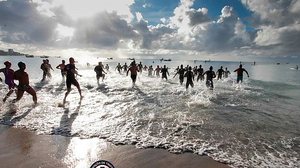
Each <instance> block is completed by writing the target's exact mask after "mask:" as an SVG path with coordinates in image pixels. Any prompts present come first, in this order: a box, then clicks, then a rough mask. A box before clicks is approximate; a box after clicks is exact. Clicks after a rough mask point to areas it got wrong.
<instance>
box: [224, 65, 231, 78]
mask: <svg viewBox="0 0 300 168" xmlns="http://www.w3.org/2000/svg"><path fill="white" fill-rule="evenodd" d="M229 74H230V71H229V70H228V69H227V67H226V68H225V71H224V78H228V76H229Z"/></svg>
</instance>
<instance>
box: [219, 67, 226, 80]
mask: <svg viewBox="0 0 300 168" xmlns="http://www.w3.org/2000/svg"><path fill="white" fill-rule="evenodd" d="M217 74H218V77H217V80H219V79H222V76H223V74H224V70H223V66H221V67H220V69H218V71H217Z"/></svg>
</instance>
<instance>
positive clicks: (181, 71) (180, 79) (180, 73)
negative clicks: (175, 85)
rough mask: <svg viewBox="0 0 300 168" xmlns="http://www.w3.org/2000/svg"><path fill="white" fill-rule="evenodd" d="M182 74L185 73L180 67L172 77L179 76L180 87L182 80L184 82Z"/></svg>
mask: <svg viewBox="0 0 300 168" xmlns="http://www.w3.org/2000/svg"><path fill="white" fill-rule="evenodd" d="M184 73H185V68H183V65H180V68H178V70H177V72H176V73H175V75H174V77H173V78H175V76H176V75H177V74H179V82H180V85H182V83H183V80H184Z"/></svg>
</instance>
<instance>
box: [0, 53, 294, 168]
mask: <svg viewBox="0 0 300 168" xmlns="http://www.w3.org/2000/svg"><path fill="white" fill-rule="evenodd" d="M6 59H9V60H11V62H12V63H13V65H14V66H13V68H14V69H17V68H16V66H15V65H16V63H17V62H18V61H19V60H22V61H24V62H25V63H26V64H27V72H29V75H30V81H31V82H30V83H31V85H32V86H33V87H34V88H35V89H36V90H37V95H38V99H39V100H38V101H39V103H38V105H37V106H36V107H34V106H33V105H32V104H33V103H32V100H31V97H30V95H28V94H25V95H24V98H23V99H22V100H21V101H20V102H18V103H15V104H13V103H10V102H7V103H5V104H1V113H0V123H1V124H6V125H14V126H15V127H25V128H26V129H29V130H35V131H36V132H38V133H40V134H58V135H64V136H79V137H82V138H90V137H99V138H104V139H107V140H108V141H111V142H113V143H115V144H134V145H136V146H137V147H140V148H144V147H155V148H165V149H167V150H169V151H171V152H175V153H182V152H193V153H197V154H200V155H208V156H210V157H212V158H214V159H215V160H218V161H222V162H226V163H228V164H229V165H231V166H233V167H299V166H300V164H299V158H300V126H299V119H300V113H299V108H300V104H299V100H300V94H299V92H300V71H296V70H292V69H290V68H291V67H292V66H293V65H289V64H284V65H275V64H260V63H258V64H257V65H256V66H252V65H251V64H250V63H244V67H245V68H246V69H247V70H248V72H249V74H250V78H249V79H248V78H247V77H246V78H245V80H244V83H243V84H235V74H234V73H232V74H231V76H230V77H229V78H228V79H225V80H220V81H217V80H215V89H214V91H213V92H212V91H210V90H208V89H207V88H206V87H205V83H204V82H198V83H197V82H195V87H194V88H193V89H189V90H186V89H185V87H184V86H180V85H179V84H178V79H177V77H176V78H172V77H173V75H174V69H175V68H176V67H177V66H178V65H180V64H181V63H184V65H186V64H189V65H193V66H194V65H198V66H199V64H202V66H203V67H204V68H205V69H208V67H209V66H210V65H213V66H214V70H217V67H219V66H220V65H223V66H224V67H228V69H229V70H230V71H233V70H234V69H235V68H236V67H237V66H238V65H239V63H238V62H209V63H204V62H193V61H180V60H177V61H171V62H162V63H161V62H159V61H157V60H150V59H149V60H142V62H143V63H146V64H147V65H150V64H152V65H154V66H156V65H157V64H159V65H163V64H166V65H167V66H169V67H170V79H169V80H168V81H163V80H161V79H160V78H156V77H148V76H147V73H146V72H143V73H142V74H140V75H138V79H137V86H136V87H134V88H133V87H132V84H131V80H130V77H126V75H125V74H124V73H123V74H118V73H117V72H116V71H114V69H115V65H116V64H117V62H120V63H121V64H123V63H124V62H127V64H129V63H130V60H125V59H119V60H109V61H107V60H105V59H102V60H101V59H97V58H93V59H92V60H90V59H78V64H77V67H78V68H79V73H80V74H82V75H83V77H78V81H79V83H80V85H81V87H82V90H83V95H84V98H83V99H82V100H80V98H79V94H78V92H77V90H76V88H75V87H74V86H73V90H72V92H71V93H70V95H69V96H68V98H67V101H68V103H67V104H66V105H65V106H64V107H63V106H61V103H62V99H63V97H64V93H65V90H66V88H65V85H64V81H62V79H61V76H60V72H59V70H55V71H53V73H52V75H53V78H52V79H51V80H49V81H46V82H44V83H41V82H40V79H41V78H42V76H41V70H40V68H39V67H40V64H41V61H42V59H41V58H25V57H0V61H1V62H3V61H4V60H6ZM86 60H89V62H90V64H91V66H90V67H88V66H87V65H86V63H87V62H88V61H86ZM100 60H101V61H103V62H104V64H106V63H108V64H109V65H110V67H111V71H110V72H108V74H107V78H106V79H105V80H104V82H101V83H100V84H99V85H97V81H96V79H95V73H94V72H93V67H94V65H95V64H96V63H97V62H98V61H100ZM60 61H61V59H59V58H51V59H50V63H51V64H52V66H53V67H55V66H56V65H58V64H59V62H60ZM139 61H140V60H137V62H139ZM153 61H154V63H153ZM1 88H2V89H1V91H0V92H1V95H4V94H5V93H6V92H7V90H6V86H5V85H3V84H2V85H1ZM12 99H13V96H12V97H11V98H10V100H12ZM12 111H16V113H15V114H12V113H11V112H12Z"/></svg>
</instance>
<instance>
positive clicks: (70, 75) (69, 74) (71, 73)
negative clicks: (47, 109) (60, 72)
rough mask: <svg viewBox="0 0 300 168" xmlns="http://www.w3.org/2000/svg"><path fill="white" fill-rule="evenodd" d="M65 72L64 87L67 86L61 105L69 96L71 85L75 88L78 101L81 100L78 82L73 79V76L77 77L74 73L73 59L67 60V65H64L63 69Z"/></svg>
mask: <svg viewBox="0 0 300 168" xmlns="http://www.w3.org/2000/svg"><path fill="white" fill-rule="evenodd" d="M65 71H66V72H67V75H66V77H67V78H66V85H67V92H66V93H65V97H64V100H63V103H65V102H66V99H67V96H68V95H69V93H70V91H71V85H74V86H76V88H77V90H78V92H79V95H80V99H82V98H83V97H82V94H81V89H80V85H79V83H78V81H77V80H76V78H75V74H76V75H79V74H78V72H77V71H76V67H75V60H74V58H72V57H70V58H69V64H67V65H66V67H65ZM79 76H81V75H79Z"/></svg>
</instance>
